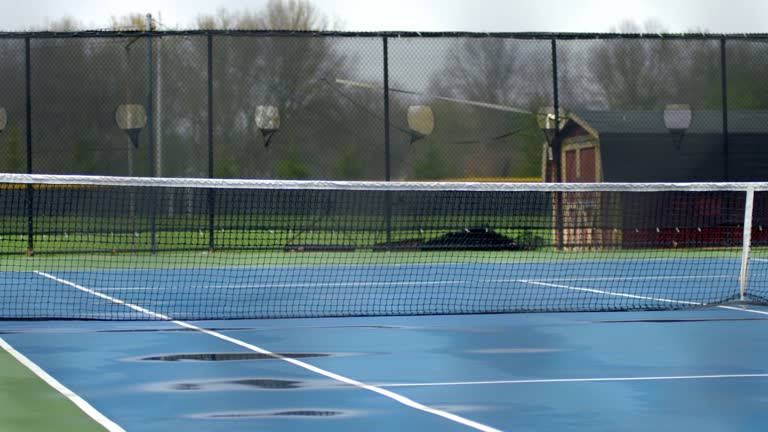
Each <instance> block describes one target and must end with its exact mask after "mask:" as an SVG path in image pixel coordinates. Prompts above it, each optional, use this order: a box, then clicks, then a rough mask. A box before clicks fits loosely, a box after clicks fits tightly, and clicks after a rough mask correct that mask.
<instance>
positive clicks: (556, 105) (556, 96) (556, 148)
mask: <svg viewBox="0 0 768 432" xmlns="http://www.w3.org/2000/svg"><path fill="white" fill-rule="evenodd" d="M552 105H553V106H552V108H553V111H554V116H555V119H554V120H555V131H554V134H553V135H552V144H551V145H552V165H554V166H553V169H554V171H555V172H554V173H553V174H554V175H553V177H554V181H555V183H562V181H563V179H562V167H561V159H562V158H561V156H562V155H561V153H562V152H561V149H560V92H559V86H558V71H557V38H555V37H553V38H552ZM555 227H556V230H557V232H556V233H555V236H556V238H557V249H558V250H561V249H562V248H563V196H562V192H555Z"/></svg>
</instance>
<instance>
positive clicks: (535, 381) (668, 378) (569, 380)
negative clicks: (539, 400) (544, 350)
mask: <svg viewBox="0 0 768 432" xmlns="http://www.w3.org/2000/svg"><path fill="white" fill-rule="evenodd" d="M729 378H768V373H764V374H729V375H688V376H685V375H683V376H657V377H617V378H551V379H527V380H500V381H457V382H438V383H397V384H378V386H379V387H441V386H465V385H491V384H543V383H580V382H621V381H674V380H704V379H729Z"/></svg>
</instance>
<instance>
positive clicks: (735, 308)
mask: <svg viewBox="0 0 768 432" xmlns="http://www.w3.org/2000/svg"><path fill="white" fill-rule="evenodd" d="M518 282H522V283H527V284H531V285H539V286H546V287H551V288H561V289H567V290H571V291H583V292H590V293H594V294H603V295H607V296H613V297H625V298H632V299H638V300H651V301H657V302H663V303H675V304H681V305H687V306H707V305H708V303H701V302H691V301H684V300H672V299H665V298H659V297H648V296H640V295H635V294H626V293H620V292H614V291H605V290H599V289H594V288H583V287H575V286H570V285H561V284H551V283H546V282H538V281H528V280H519V281H518ZM715 307H716V308H718V309H727V310H734V311H739V312H747V313H754V314H758V315H768V311H762V310H757V309H749V308H747V307H742V306H727V305H715Z"/></svg>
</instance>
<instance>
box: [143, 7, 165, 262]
mask: <svg viewBox="0 0 768 432" xmlns="http://www.w3.org/2000/svg"><path fill="white" fill-rule="evenodd" d="M147 21H148V22H147V30H146V31H147V34H146V38H147V127H148V129H149V131H148V132H149V134H148V135H149V145H148V146H147V147H148V152H149V177H154V176H155V120H154V117H155V110H154V104H155V92H154V79H153V78H154V76H153V74H154V50H153V41H152V35H151V33H150V32H151V31H152V26H151V18H150V17H149V16H147ZM161 197H162V195H160V196H157V197H151V196H150V200H149V201H150V202H149V203H148V205H149V249H150V253H152V254H154V253H155V252H156V251H157V226H156V223H157V221H156V220H155V209H156V206H157V201H158V200H159V199H160V198H161Z"/></svg>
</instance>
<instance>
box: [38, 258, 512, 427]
mask: <svg viewBox="0 0 768 432" xmlns="http://www.w3.org/2000/svg"><path fill="white" fill-rule="evenodd" d="M34 273H35V274H37V275H38V276H42V277H45V278H48V279H51V280H53V281H56V282H59V283H61V284H63V285H67V286H70V287H72V288H75V289H78V290H80V291H83V292H86V293H88V294H91V295H94V296H96V297H99V298H102V299H104V300H108V301H111V302H113V303H116V304H119V305H122V306H125V307H127V308H130V309H133V310H135V311H137V312H141V313H143V314H146V315H149V316H151V317H153V318H157V319H160V320H164V321H169V322H171V323H173V324H176V325H178V326H181V327H184V328H187V329H190V330H195V331H198V332H201V333H204V334H207V335H209V336H213V337H215V338H218V339H221V340H224V341H227V342H230V343H232V344H235V345H238V346H240V347H243V348H245V349H248V350H250V351H253V352H257V353H259V354H264V355H267V356H270V357H272V358H275V359H278V360H282V361H285V362H288V363H291V364H293V365H295V366H298V367H300V368H303V369H306V370H308V371H311V372H314V373H316V374H319V375H322V376H325V377H328V378H331V379H334V380H337V381H340V382H343V383H345V384H349V385H351V386H354V387H357V388H360V389H364V390H368V391H371V392H374V393H377V394H380V395H382V396H385V397H388V398H390V399H392V400H395V401H397V402H399V403H401V404H403V405H405V406H408V407H410V408H414V409H417V410H420V411H424V412H426V413H429V414H433V415H435V416H438V417H442V418H445V419H447V420H450V421H453V422H456V423H459V424H462V425H464V426H468V427H471V428H473V429H477V430H479V431H483V432H501V431H500V430H499V429H495V428H493V427H490V426H486V425H484V424H482V423H478V422H475V421H473V420H469V419H466V418H464V417H461V416H458V415H456V414H451V413H449V412H446V411H442V410H439V409H436V408H431V407H428V406H426V405H423V404H421V403H419V402H416V401H414V400H412V399H409V398H407V397H405V396H402V395H399V394H397V393H394V392H391V391H389V390H386V389H383V388H381V387H377V386H374V385H370V384H365V383H363V382H360V381H356V380H353V379H351V378H347V377H345V376H342V375H338V374H335V373H333V372H330V371H327V370H325V369H321V368H319V367H316V366H312V365H311V364H309V363H305V362H303V361H301V360H296V359H293V358H287V357H284V356H281V355H280V354H276V353H273V352H271V351H267V350H265V349H264V348H260V347H258V346H256V345H252V344H249V343H247V342H243V341H241V340H239V339H235V338H232V337H229V336H226V335H224V334H222V333H219V332H216V331H213V330H208V329H205V328H202V327H198V326H196V325H194V324H190V323H187V322H184V321H178V320H174V319H173V318H171V317H169V316H166V315H163V314H160V313H157V312H153V311H150V310H148V309H145V308H143V307H141V306H137V305H135V304H132V303H127V302H125V301H123V300H120V299H118V298H114V297H110V296H108V295H106V294H102V293H100V292H97V291H94V290H92V289H89V288H86V287H84V286H81V285H78V284H76V283H74V282H70V281H68V280H65V279H61V278H58V277H56V276H53V275H51V274H48V273H45V272H41V271H34Z"/></svg>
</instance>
